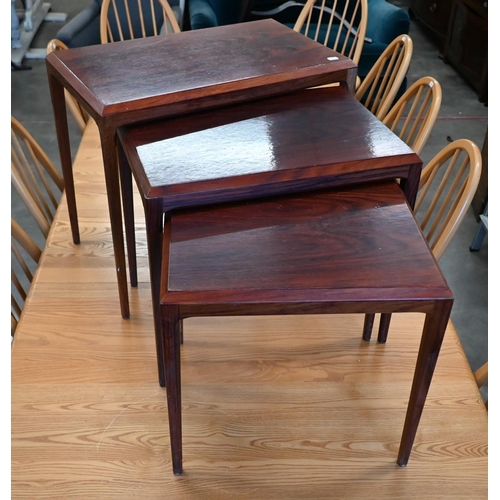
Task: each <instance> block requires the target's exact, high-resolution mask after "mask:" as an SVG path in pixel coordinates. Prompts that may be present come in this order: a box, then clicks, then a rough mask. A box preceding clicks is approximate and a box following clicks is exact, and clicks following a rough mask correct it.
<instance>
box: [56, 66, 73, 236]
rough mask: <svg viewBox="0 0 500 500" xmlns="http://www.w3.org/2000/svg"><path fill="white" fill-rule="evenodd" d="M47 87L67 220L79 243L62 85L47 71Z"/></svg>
mask: <svg viewBox="0 0 500 500" xmlns="http://www.w3.org/2000/svg"><path fill="white" fill-rule="evenodd" d="M49 89H50V95H51V99H52V108H53V111H54V120H55V126H56V134H57V143H58V146H59V156H60V158H61V168H62V174H63V178H64V192H65V195H66V203H67V204H68V214H69V222H70V225H71V235H72V237H73V243H74V244H75V245H78V244H79V243H80V231H79V228H78V214H77V211H76V196H75V181H74V178H73V162H72V161H71V147H70V142H69V131H68V117H67V114H66V101H65V100H64V87H63V86H62V85H61V84H60V83H59V81H58V80H57V79H56V78H54V77H53V76H52V75H51V74H50V73H49Z"/></svg>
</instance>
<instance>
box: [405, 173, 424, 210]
mask: <svg viewBox="0 0 500 500" xmlns="http://www.w3.org/2000/svg"><path fill="white" fill-rule="evenodd" d="M421 173H422V165H421V164H416V165H411V166H410V168H409V172H408V177H407V178H406V179H401V182H400V186H401V189H402V190H403V193H404V195H405V197H406V200H407V201H408V205H410V208H411V209H412V210H413V209H414V208H415V201H416V199H417V193H418V185H419V184H420V174H421Z"/></svg>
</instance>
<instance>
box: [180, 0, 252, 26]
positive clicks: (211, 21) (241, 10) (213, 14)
mask: <svg viewBox="0 0 500 500" xmlns="http://www.w3.org/2000/svg"><path fill="white" fill-rule="evenodd" d="M251 3H252V2H251V0H188V2H187V6H188V12H189V14H188V15H189V22H190V27H191V29H192V30H199V29H203V28H213V27H215V26H224V25H227V24H236V23H241V22H243V21H245V20H246V18H247V16H248V14H249V8H250V5H251Z"/></svg>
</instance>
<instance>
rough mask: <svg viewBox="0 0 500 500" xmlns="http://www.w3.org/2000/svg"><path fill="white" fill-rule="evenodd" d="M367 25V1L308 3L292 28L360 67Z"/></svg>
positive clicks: (311, 1)
mask: <svg viewBox="0 0 500 500" xmlns="http://www.w3.org/2000/svg"><path fill="white" fill-rule="evenodd" d="M367 23H368V0H307V2H306V3H305V5H304V7H303V8H302V11H301V12H300V14H299V17H298V19H297V21H296V23H295V25H294V27H293V29H294V30H295V31H298V32H299V33H302V34H303V35H305V36H307V37H309V38H312V39H314V40H315V41H316V42H318V43H321V44H323V45H325V46H326V47H330V48H331V49H333V50H335V51H336V52H339V53H340V54H342V55H345V56H347V57H349V58H350V59H352V60H353V61H354V62H355V63H356V64H359V59H360V57H361V51H362V50H363V44H364V41H365V36H366V26H367Z"/></svg>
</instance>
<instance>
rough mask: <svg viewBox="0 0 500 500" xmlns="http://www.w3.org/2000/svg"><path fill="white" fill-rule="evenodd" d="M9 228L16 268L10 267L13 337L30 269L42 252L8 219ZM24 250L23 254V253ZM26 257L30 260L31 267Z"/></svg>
mask: <svg viewBox="0 0 500 500" xmlns="http://www.w3.org/2000/svg"><path fill="white" fill-rule="evenodd" d="M10 227H11V254H12V256H14V258H15V260H16V261H17V263H18V266H11V272H10V275H11V285H12V286H11V288H12V291H11V311H10V334H11V337H12V338H13V337H14V333H15V331H16V328H17V324H18V323H19V321H20V320H21V314H22V311H23V306H24V302H26V297H27V296H28V292H29V289H30V286H31V282H32V281H33V273H32V270H31V269H30V267H33V264H34V266H35V267H36V266H37V265H38V262H39V260H40V257H41V256H42V250H41V249H40V247H39V246H38V245H37V244H36V243H35V241H34V240H33V238H31V236H30V235H29V234H28V233H27V232H26V231H25V230H24V229H23V228H22V227H21V226H20V225H19V224H18V223H17V221H16V220H15V219H13V218H12V217H11V219H10ZM23 250H24V252H23ZM27 257H30V259H31V265H30V263H29V260H30V259H28V258H27Z"/></svg>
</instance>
